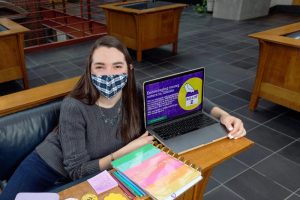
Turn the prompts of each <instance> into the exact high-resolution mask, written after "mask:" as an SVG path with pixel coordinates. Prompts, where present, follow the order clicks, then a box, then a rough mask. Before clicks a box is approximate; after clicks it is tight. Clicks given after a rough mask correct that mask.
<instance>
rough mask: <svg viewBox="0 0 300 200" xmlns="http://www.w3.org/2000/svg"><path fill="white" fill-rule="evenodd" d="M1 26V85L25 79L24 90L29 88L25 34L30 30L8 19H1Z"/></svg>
mask: <svg viewBox="0 0 300 200" xmlns="http://www.w3.org/2000/svg"><path fill="white" fill-rule="evenodd" d="M0 26H1V29H0V47H1V48H0V83H3V82H7V81H11V80H17V79H23V84H24V88H28V78H27V72H26V68H25V60H24V33H25V32H27V31H29V29H27V28H25V27H23V26H21V25H19V24H17V23H15V22H13V21H11V20H9V19H6V18H0Z"/></svg>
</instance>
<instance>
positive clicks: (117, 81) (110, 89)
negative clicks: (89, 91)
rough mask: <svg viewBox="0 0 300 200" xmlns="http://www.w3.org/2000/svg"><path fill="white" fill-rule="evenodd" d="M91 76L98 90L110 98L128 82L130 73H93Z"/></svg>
mask: <svg viewBox="0 0 300 200" xmlns="http://www.w3.org/2000/svg"><path fill="white" fill-rule="evenodd" d="M91 77H92V83H93V84H94V86H95V87H96V88H97V89H98V91H99V92H100V93H101V94H102V95H103V96H105V97H106V98H108V99H110V98H112V97H113V96H115V95H116V94H117V93H118V92H120V91H121V90H122V89H123V87H124V86H125V85H126V83H127V77H128V75H127V74H126V73H123V74H115V75H102V76H96V75H94V74H92V76H91Z"/></svg>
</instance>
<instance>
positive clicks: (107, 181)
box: [88, 170, 118, 194]
mask: <svg viewBox="0 0 300 200" xmlns="http://www.w3.org/2000/svg"><path fill="white" fill-rule="evenodd" d="M88 182H89V184H90V185H91V186H92V187H93V188H94V190H95V191H96V193H97V194H100V193H103V192H105V191H107V190H110V189H112V188H114V187H117V186H118V183H117V182H116V181H115V180H114V179H113V177H111V175H110V174H109V173H108V172H107V171H106V170H105V171H103V172H101V173H100V174H98V175H96V176H94V177H93V178H90V179H88Z"/></svg>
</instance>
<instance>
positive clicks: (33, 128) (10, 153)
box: [0, 100, 61, 183]
mask: <svg viewBox="0 0 300 200" xmlns="http://www.w3.org/2000/svg"><path fill="white" fill-rule="evenodd" d="M60 104H61V100H59V101H54V102H51V103H48V104H45V105H41V106H38V107H35V108H31V109H28V110H25V111H21V112H17V113H13V114H10V115H7V116H4V117H1V118H0V180H1V182H2V183H3V182H5V181H7V180H8V179H9V178H10V176H11V175H12V174H13V172H14V171H15V169H16V168H17V166H18V165H19V164H20V162H21V161H22V160H23V159H24V158H25V157H26V156H27V155H28V154H29V153H30V152H32V151H33V150H34V148H35V147H36V146H37V145H38V144H40V143H41V142H42V141H43V140H44V138H45V137H46V136H47V134H48V133H50V132H51V131H52V130H53V128H54V127H55V126H56V125H57V123H58V118H59V109H60Z"/></svg>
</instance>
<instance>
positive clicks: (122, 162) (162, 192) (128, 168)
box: [112, 144, 202, 200]
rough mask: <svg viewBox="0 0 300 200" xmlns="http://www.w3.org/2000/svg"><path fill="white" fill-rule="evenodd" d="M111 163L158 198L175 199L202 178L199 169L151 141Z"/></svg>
mask: <svg viewBox="0 0 300 200" xmlns="http://www.w3.org/2000/svg"><path fill="white" fill-rule="evenodd" d="M112 166H113V167H114V168H115V169H117V170H119V171H120V172H122V173H123V174H124V175H125V176H127V177H128V178H130V179H131V180H132V181H133V182H134V183H136V184H137V185H138V186H140V187H141V188H142V189H143V190H144V191H146V192H147V193H148V194H149V196H151V197H152V198H154V199H157V200H169V199H170V200H171V199H175V198H176V197H178V196H179V195H180V194H182V193H183V192H185V191H186V190H188V189H189V188H190V187H192V186H193V185H194V184H196V183H197V182H199V181H200V180H201V179H202V176H201V172H200V171H198V170H197V169H195V168H193V167H191V166H189V165H187V164H186V163H185V162H183V161H181V160H179V159H177V158H175V157H173V156H171V155H170V154H168V153H166V152H164V151H163V150H161V149H159V148H157V147H155V146H153V145H152V144H146V145H145V146H143V147H141V148H139V149H137V150H135V151H133V152H131V153H129V154H127V155H125V156H123V157H121V158H119V159H117V160H115V161H113V162H112Z"/></svg>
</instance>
